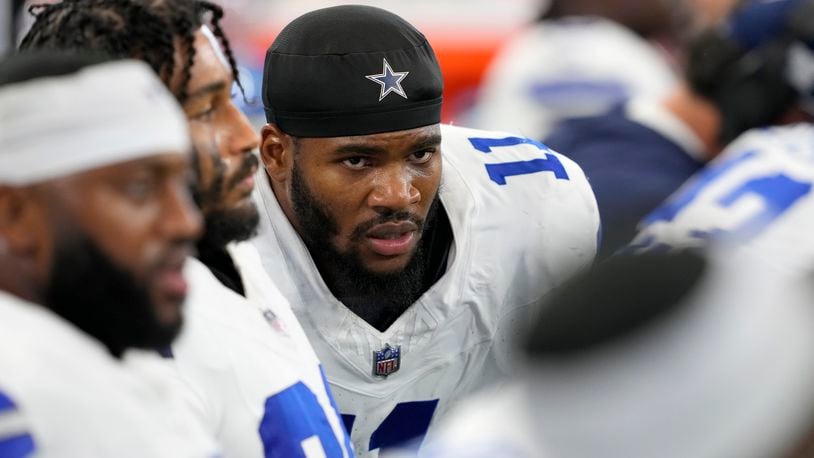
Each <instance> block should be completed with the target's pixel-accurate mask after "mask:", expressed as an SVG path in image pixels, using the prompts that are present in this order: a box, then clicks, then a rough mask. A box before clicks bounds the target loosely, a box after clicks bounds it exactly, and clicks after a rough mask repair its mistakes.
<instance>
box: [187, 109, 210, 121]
mask: <svg viewBox="0 0 814 458" xmlns="http://www.w3.org/2000/svg"><path fill="white" fill-rule="evenodd" d="M214 115H215V108H214V107H209V108H207V109H205V110H203V111H199V112H198V113H196V114H194V115H192V116H190V119H194V120H195V121H202V122H209V121H211V120H212V117H213V116H214Z"/></svg>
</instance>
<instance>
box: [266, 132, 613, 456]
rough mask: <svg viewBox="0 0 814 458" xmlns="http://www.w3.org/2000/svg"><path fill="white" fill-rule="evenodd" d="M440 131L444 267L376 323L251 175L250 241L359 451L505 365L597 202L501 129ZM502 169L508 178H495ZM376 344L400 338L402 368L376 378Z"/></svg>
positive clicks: (591, 239)
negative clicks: (522, 165) (336, 289)
mask: <svg viewBox="0 0 814 458" xmlns="http://www.w3.org/2000/svg"><path fill="white" fill-rule="evenodd" d="M441 132H442V136H443V141H442V145H441V151H442V152H441V155H442V158H443V161H444V162H443V172H442V182H441V190H440V199H441V202H442V204H443V207H444V210H445V211H446V212H447V215H448V216H449V220H450V225H451V228H452V232H453V235H454V243H453V245H454V246H453V248H452V252H451V253H450V260H449V262H448V267H447V271H446V273H445V274H444V275H443V277H442V278H441V279H439V280H438V282H437V283H436V284H435V285H433V286H432V287H431V288H430V289H429V290H428V291H427V292H426V293H425V294H424V295H423V296H422V297H421V298H419V299H418V301H417V302H416V303H415V304H413V305H412V306H411V307H410V308H408V309H407V310H406V311H404V313H403V314H402V315H401V316H400V317H399V318H398V319H397V320H396V321H395V322H394V323H393V324H392V325H391V326H390V327H389V328H388V329H387V330H385V331H383V332H380V331H378V330H377V329H375V328H374V327H372V326H370V325H369V324H368V323H367V322H365V321H364V320H362V319H361V318H359V317H358V316H357V315H355V314H354V313H353V312H351V311H350V310H349V309H348V308H347V307H346V306H345V305H344V304H342V303H341V302H340V301H339V300H338V299H337V298H336V297H334V296H333V295H332V294H331V292H330V290H329V289H328V287H327V286H326V285H325V283H324V281H323V279H322V277H321V276H320V274H319V271H318V270H317V268H316V266H315V265H314V262H313V260H312V258H311V256H310V254H309V252H308V250H307V248H306V247H305V245H304V243H303V242H302V240H301V239H300V238H299V236H298V235H297V233H296V232H295V230H294V229H293V227H292V226H291V224H290V223H289V221H288V219H287V218H286V216H285V214H284V213H283V212H282V210H281V209H280V206H279V204H278V202H277V199H276V198H275V196H274V193H273V191H272V190H271V188H270V184H269V181H268V177H267V176H266V175H265V174H264V173H262V172H261V173H260V174H259V175H258V180H257V181H258V188H257V191H256V193H255V197H256V198H257V199H258V200H257V202H258V208H259V209H260V211H261V214H262V216H261V226H260V233H259V235H258V237H256V238H255V239H254V240H253V243H254V244H255V246H257V247H258V251H259V252H260V256H261V259H262V260H263V264H264V266H265V268H266V271H267V272H268V273H269V276H271V277H272V278H274V279H275V281H276V282H277V285H278V286H279V287H280V289H281V291H282V292H283V294H284V295H285V296H286V297H287V298H288V300H289V302H290V303H291V305H292V308H293V309H294V312H295V313H296V314H297V317H298V318H299V319H300V323H301V324H302V326H303V328H305V331H306V333H307V334H308V336H309V337H310V340H311V344H312V345H313V346H314V349H315V350H316V352H317V355H318V356H319V358H320V360H321V361H322V364H323V365H324V367H325V372H326V374H327V376H328V380H329V382H330V383H331V390H332V391H333V394H334V396H335V397H336V401H337V404H338V405H339V408H340V411H341V412H342V414H343V415H346V420H347V423H348V424H352V428H351V438H352V439H353V443H354V447H355V449H356V453H357V454H358V455H359V456H376V454H377V453H378V452H379V450H380V449H382V448H387V447H392V446H394V445H396V442H397V441H398V440H400V439H403V438H404V437H405V436H406V437H413V436H416V435H419V436H421V435H423V434H424V433H425V432H427V431H429V432H428V434H429V435H431V434H432V431H433V425H434V424H436V422H437V421H438V420H439V419H440V418H442V417H443V416H444V415H445V413H446V411H447V409H448V408H449V407H450V406H451V405H452V404H454V403H455V402H456V401H457V400H458V399H460V398H461V397H462V396H465V395H467V394H468V393H470V392H472V391H474V390H476V389H479V388H481V387H483V386H487V385H489V384H491V383H494V382H495V381H498V380H500V379H501V378H502V377H503V376H505V375H506V374H508V373H511V370H512V369H511V367H512V365H511V363H512V361H511V360H512V340H513V339H514V336H515V333H516V332H517V325H518V324H519V323H523V322H525V321H526V320H527V319H528V314H529V310H530V308H531V307H532V306H533V305H534V304H536V303H537V302H538V301H539V300H540V298H541V297H542V296H543V295H545V294H546V293H547V292H548V291H549V290H550V289H551V288H553V287H554V286H556V285H558V284H559V283H560V282H561V281H563V280H564V279H566V278H568V277H569V276H570V275H571V274H573V273H574V272H575V271H576V270H578V269H580V268H582V267H585V266H586V265H589V264H590V263H591V262H592V261H593V257H594V255H595V253H596V244H597V231H598V225H599V216H598V211H597V207H596V200H595V199H594V196H593V193H592V192H591V188H590V186H589V185H588V182H587V180H586V179H585V176H584V174H583V173H582V170H581V169H580V168H579V166H577V165H576V164H575V163H573V162H572V161H570V160H569V159H567V158H565V157H564V156H561V155H559V154H557V153H555V152H552V151H551V150H549V149H548V148H546V147H545V146H543V145H541V144H539V143H538V144H531V143H527V140H524V139H518V138H514V139H512V138H511V137H510V136H509V135H507V134H503V133H495V132H485V131H478V130H473V129H463V128H459V127H452V126H442V128H441ZM521 142H522V143H521ZM512 143H515V144H512ZM500 144H505V146H498V145H500ZM475 145H477V148H476V147H475ZM478 148H479V149H478ZM529 161H545V162H541V163H540V162H529ZM518 162H526V164H539V165H540V167H541V168H540V170H538V171H536V172H532V171H531V170H526V173H520V172H519V171H518V170H517V169H514V172H516V173H517V174H516V175H511V174H510V173H508V172H509V171H510V170H509V169H507V168H506V166H505V164H510V165H509V168H510V169H511V168H513V167H514V165H511V164H517V163H518ZM501 164H502V165H501ZM487 165H488V166H490V167H491V168H487ZM546 167H548V168H547V169H546ZM555 169H556V170H557V175H559V177H558V176H557V175H555V173H554V170H555ZM490 171H491V172H492V175H491V176H490V173H489V172H490ZM501 172H504V173H506V175H511V176H505V177H503V178H505V181H502V180H501ZM565 176H567V179H566V178H565ZM498 182H502V183H503V184H499V183H498ZM385 344H389V345H390V346H392V347H397V346H398V347H401V366H400V369H399V370H398V371H397V372H394V373H392V374H390V375H389V376H387V378H381V377H377V376H374V373H373V372H374V371H373V367H374V361H373V360H374V356H373V355H374V352H377V351H380V350H382V349H383V348H384V347H385ZM428 437H429V436H428Z"/></svg>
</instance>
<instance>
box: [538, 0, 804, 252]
mask: <svg viewBox="0 0 814 458" xmlns="http://www.w3.org/2000/svg"><path fill="white" fill-rule="evenodd" d="M809 8H810V6H809V2H808V1H807V0H780V1H773V2H763V1H757V0H749V1H746V2H743V3H742V4H740V5H739V7H738V8H737V9H736V10H734V11H733V13H732V14H731V15H730V16H729V18H728V19H727V21H726V22H725V23H724V24H722V25H721V26H720V27H718V28H715V29H713V30H710V31H708V32H707V33H705V34H703V35H701V36H700V37H698V38H697V39H696V40H695V41H694V42H693V44H692V46H691V50H690V60H689V64H688V68H687V71H686V73H687V84H686V85H682V86H681V87H680V88H678V89H676V91H674V92H673V93H672V94H671V95H670V96H669V97H667V98H666V99H664V100H662V101H661V102H659V103H654V102H652V101H646V100H641V99H639V100H633V101H631V102H630V103H629V104H627V105H624V106H620V107H618V108H617V109H614V110H612V111H611V113H609V114H607V115H603V116H599V117H595V118H587V119H582V120H572V121H568V122H566V123H564V124H562V125H561V127H560V128H558V129H557V130H556V131H555V132H554V133H552V135H551V136H549V137H548V139H547V142H548V144H550V145H551V146H552V147H553V148H558V149H559V150H561V151H566V152H567V153H568V154H569V157H571V158H572V159H574V160H575V161H576V162H577V163H579V164H580V165H581V166H583V167H584V169H585V170H586V174H587V175H588V177H589V178H590V179H591V184H592V186H593V187H594V190H595V192H596V195H597V200H598V202H599V208H600V213H601V214H602V221H603V228H604V229H605V231H604V234H605V238H604V240H603V247H602V249H601V256H604V255H608V254H611V253H612V252H614V251H615V250H616V249H618V248H619V247H620V246H623V245H624V244H626V243H628V242H629V241H630V240H631V239H632V238H633V236H634V235H635V231H636V225H637V224H638V222H639V221H641V219H642V218H644V217H645V216H646V215H647V214H648V213H650V212H651V211H653V210H655V208H656V207H658V206H659V205H660V204H661V203H662V202H663V201H664V200H665V199H666V198H667V197H669V196H670V194H672V193H673V192H674V191H675V190H676V189H677V188H678V187H679V186H680V185H681V184H683V183H684V182H685V181H686V180H687V179H688V178H689V177H690V176H692V175H693V174H694V173H696V172H698V171H699V170H700V169H701V167H702V166H703V165H704V164H705V163H706V162H707V161H709V160H711V159H712V158H714V157H715V156H716V155H718V154H719V153H720V151H721V150H722V149H723V147H724V146H725V145H727V144H728V143H729V142H731V141H732V140H734V139H735V138H736V137H737V136H738V135H739V134H740V133H742V132H744V131H746V130H748V129H750V128H752V127H757V126H765V125H770V124H776V123H786V122H789V121H792V120H795V119H804V118H801V117H800V111H799V110H798V109H797V102H798V100H799V94H800V92H798V91H797V90H796V88H799V89H801V90H803V91H807V90H808V88H809V86H810V85H808V84H807V83H806V81H805V78H807V76H806V75H807V73H805V70H804V68H805V66H806V65H807V63H806V59H807V58H810V57H809V51H808V48H807V47H806V46H805V45H804V43H807V42H810V39H811V37H812V35H811V32H810V27H807V23H806V22H805V21H806V20H805V19H803V18H809V17H811V16H810V14H809ZM801 69H803V70H802V73H800V71H801ZM808 75H810V74H808ZM585 132H591V135H586V134H585Z"/></svg>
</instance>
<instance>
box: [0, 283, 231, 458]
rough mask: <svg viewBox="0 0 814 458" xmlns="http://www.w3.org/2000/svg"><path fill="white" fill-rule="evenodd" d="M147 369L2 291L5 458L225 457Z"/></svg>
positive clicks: (1, 448)
mask: <svg viewBox="0 0 814 458" xmlns="http://www.w3.org/2000/svg"><path fill="white" fill-rule="evenodd" d="M111 306H114V305H111ZM142 367H143V365H142ZM142 367H140V368H139V369H135V368H132V367H130V366H129V365H128V364H127V363H125V362H123V361H119V360H116V359H114V358H113V357H112V356H111V355H110V354H109V353H108V352H107V350H106V349H105V348H104V347H103V346H102V345H101V344H100V343H99V342H97V341H95V340H93V339H92V338H90V337H88V336H87V335H85V334H83V333H82V332H81V331H79V330H77V329H76V328H74V327H73V325H71V324H69V323H67V322H66V321H63V320H62V319H61V318H59V317H57V316H56V315H54V314H52V313H51V312H50V311H48V310H46V309H45V308H43V307H40V306H37V305H33V304H30V303H27V302H24V301H22V300H19V299H17V298H15V297H13V296H11V295H8V294H6V293H4V292H0V456H2V457H3V458H18V457H28V456H37V457H60V458H85V457H113V456H115V457H132V458H138V457H148V456H149V457H167V458H170V457H206V458H211V457H215V456H219V454H218V449H217V447H216V446H215V441H214V440H213V439H212V437H211V436H210V435H208V434H207V433H206V432H205V431H204V428H203V427H202V425H200V423H198V422H196V421H190V420H191V418H192V417H190V416H187V415H185V414H184V412H186V410H185V409H186V405H184V403H183V402H181V401H180V399H179V398H178V397H177V395H178V393H177V392H176V391H174V389H173V385H172V384H170V383H167V381H166V380H163V379H161V378H157V377H155V376H152V377H151V376H149V375H150V374H147V373H145V372H144V371H143V370H142Z"/></svg>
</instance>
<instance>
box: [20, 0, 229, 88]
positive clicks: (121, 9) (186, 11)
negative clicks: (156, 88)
mask: <svg viewBox="0 0 814 458" xmlns="http://www.w3.org/2000/svg"><path fill="white" fill-rule="evenodd" d="M29 12H30V13H31V14H32V15H34V16H35V17H36V21H35V22H34V24H33V26H32V27H31V29H30V30H29V32H28V33H27V34H26V36H25V37H24V38H23V41H22V43H21V44H20V49H21V50H25V49H34V48H38V49H41V48H45V49H69V50H77V49H91V50H95V51H100V52H103V53H105V54H108V55H110V56H111V57H114V58H136V59H141V60H143V61H145V62H147V63H148V64H149V65H150V66H151V67H152V68H153V70H154V71H155V72H156V74H158V75H159V76H160V77H161V79H162V80H163V81H164V83H165V84H166V85H167V87H169V88H173V87H174V85H173V84H172V82H173V79H174V78H179V80H178V85H177V89H173V92H174V93H175V96H176V98H177V99H178V101H179V102H181V103H183V102H184V101H185V100H186V99H187V95H188V93H187V85H188V84H189V80H190V77H191V69H192V65H193V63H194V61H195V46H194V42H195V38H194V33H195V32H196V31H197V30H198V29H199V28H200V27H201V26H202V25H207V26H209V27H210V29H212V32H213V34H214V35H215V36H216V37H217V38H218V40H219V41H220V44H221V47H222V48H223V53H224V55H225V56H226V59H227V60H228V62H229V65H230V67H231V71H232V76H233V77H234V80H235V82H236V83H237V85H238V87H239V88H240V91H241V94H243V96H244V98H245V92H244V90H243V85H242V84H241V83H240V79H239V77H238V70H237V64H236V62H235V58H234V55H233V53H232V49H231V46H230V45H229V40H228V39H227V38H226V34H225V33H224V32H223V29H222V28H221V25H220V21H221V19H222V18H223V9H221V7H220V6H218V5H216V4H214V3H211V2H209V1H205V0H63V1H62V2H60V3H56V4H41V5H33V6H31V7H30V8H29ZM207 18H208V20H207ZM176 50H177V51H179V53H178V55H180V56H182V61H183V67H181V69H180V73H178V75H179V76H176V73H177V69H176V60H175V56H176Z"/></svg>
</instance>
